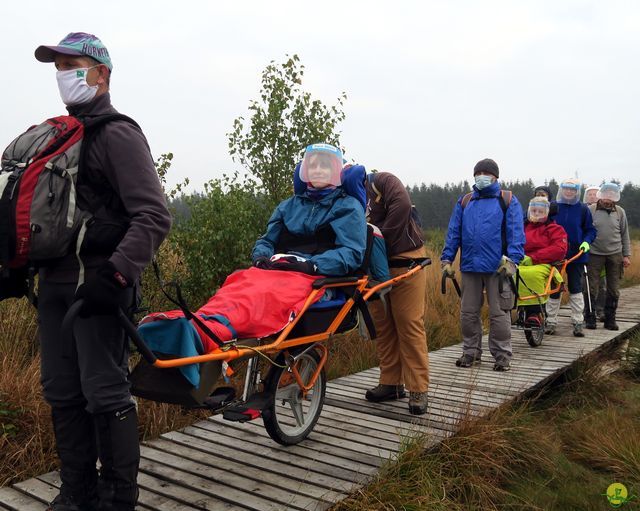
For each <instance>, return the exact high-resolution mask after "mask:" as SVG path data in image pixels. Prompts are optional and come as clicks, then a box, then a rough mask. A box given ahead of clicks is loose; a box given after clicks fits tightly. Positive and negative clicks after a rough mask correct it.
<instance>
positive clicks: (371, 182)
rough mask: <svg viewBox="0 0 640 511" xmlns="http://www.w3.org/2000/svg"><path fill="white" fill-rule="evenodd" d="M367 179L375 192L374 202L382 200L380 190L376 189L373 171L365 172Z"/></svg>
mask: <svg viewBox="0 0 640 511" xmlns="http://www.w3.org/2000/svg"><path fill="white" fill-rule="evenodd" d="M367 181H369V185H370V186H371V189H372V190H373V192H374V193H375V194H376V198H375V200H374V202H375V203H376V204H377V203H379V202H380V201H381V200H382V192H381V191H380V190H378V188H377V187H376V184H375V174H374V173H373V172H370V173H369V174H367Z"/></svg>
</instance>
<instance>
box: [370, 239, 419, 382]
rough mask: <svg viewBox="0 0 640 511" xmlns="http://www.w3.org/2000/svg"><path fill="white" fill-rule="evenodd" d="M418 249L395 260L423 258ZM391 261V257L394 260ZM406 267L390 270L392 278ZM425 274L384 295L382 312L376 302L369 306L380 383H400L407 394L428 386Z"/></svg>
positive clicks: (410, 278) (397, 286)
mask: <svg viewBox="0 0 640 511" xmlns="http://www.w3.org/2000/svg"><path fill="white" fill-rule="evenodd" d="M425 256H426V249H425V248H424V247H421V248H419V249H416V250H412V251H410V252H404V253H402V254H399V255H398V256H396V257H398V258H406V257H425ZM394 258H395V257H394ZM406 271H407V269H406V268H391V276H392V277H396V276H397V275H400V274H402V273H404V272H406ZM426 291H427V274H426V272H425V271H420V272H418V273H416V274H414V275H413V276H411V277H409V278H407V279H405V280H402V281H400V282H399V283H398V284H396V285H394V286H393V289H391V291H390V292H389V293H388V294H387V296H386V298H385V301H386V304H387V306H386V311H385V308H384V306H383V304H382V303H381V302H380V301H375V302H372V303H371V305H370V309H371V315H372V316H373V320H374V323H375V326H376V333H377V338H376V348H377V352H378V358H379V359H380V383H382V384H384V385H398V384H401V383H404V384H405V386H406V388H407V390H409V391H410V392H426V391H427V388H428V386H429V353H428V351H427V336H426V334H425V330H424V314H425V305H426V302H425V294H426Z"/></svg>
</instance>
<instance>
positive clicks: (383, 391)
mask: <svg viewBox="0 0 640 511" xmlns="http://www.w3.org/2000/svg"><path fill="white" fill-rule="evenodd" d="M406 396H407V394H406V393H405V391H404V385H384V384H382V383H381V384H379V385H378V386H377V387H374V388H372V389H369V390H367V392H366V394H365V395H364V397H365V398H366V399H367V401H371V402H373V403H380V402H381V401H391V400H394V399H402V398H403V397H406Z"/></svg>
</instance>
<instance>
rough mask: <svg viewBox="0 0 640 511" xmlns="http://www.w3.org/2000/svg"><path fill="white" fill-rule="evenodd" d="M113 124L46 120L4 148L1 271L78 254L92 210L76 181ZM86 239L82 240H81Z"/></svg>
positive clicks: (0, 200)
mask: <svg viewBox="0 0 640 511" xmlns="http://www.w3.org/2000/svg"><path fill="white" fill-rule="evenodd" d="M113 120H125V121H127V122H130V123H133V124H135V125H136V126H137V124H136V123H135V121H133V120H132V119H130V118H128V117H126V116H124V115H121V114H108V115H103V116H97V117H93V118H89V119H87V120H85V121H84V122H83V121H81V120H79V119H78V118H76V117H72V116H60V117H53V118H51V119H47V120H46V121H45V122H43V123H42V124H39V125H38V126H33V127H31V128H30V129H28V130H27V131H26V132H24V133H23V134H21V135H20V136H18V137H17V138H16V139H15V140H14V141H13V142H11V144H9V146H8V147H7V148H6V149H5V151H4V153H3V155H2V167H1V168H0V270H2V269H3V268H21V267H24V266H26V265H27V264H32V265H34V266H38V264H39V263H42V262H44V261H47V260H51V259H56V258H59V257H63V256H65V255H67V254H69V253H70V252H72V251H74V249H75V245H76V243H77V240H78V235H79V233H80V231H81V228H82V226H83V225H84V224H86V222H87V221H88V220H89V219H90V218H91V213H92V212H90V211H83V210H81V209H80V208H79V207H78V200H77V195H76V182H77V179H78V175H79V172H80V171H81V169H82V164H83V160H84V155H85V153H86V147H87V146H88V144H89V143H90V142H89V139H90V137H91V136H92V135H93V134H95V133H96V132H97V129H98V128H99V127H100V126H103V125H104V124H105V123H107V122H110V121H113ZM81 241H82V240H80V242H81Z"/></svg>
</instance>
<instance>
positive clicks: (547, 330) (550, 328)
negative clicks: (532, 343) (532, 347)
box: [544, 325, 556, 335]
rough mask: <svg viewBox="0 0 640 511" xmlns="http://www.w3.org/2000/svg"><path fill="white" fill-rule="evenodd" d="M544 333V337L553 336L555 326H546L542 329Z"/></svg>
mask: <svg viewBox="0 0 640 511" xmlns="http://www.w3.org/2000/svg"><path fill="white" fill-rule="evenodd" d="M544 333H545V334H546V335H553V334H555V333H556V326H555V325H547V328H545V329H544Z"/></svg>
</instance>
